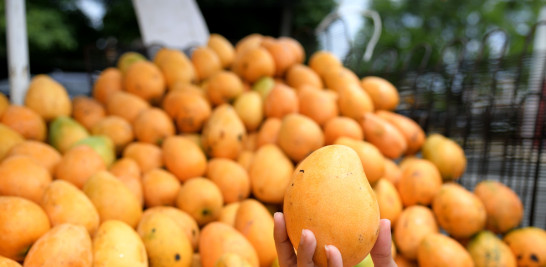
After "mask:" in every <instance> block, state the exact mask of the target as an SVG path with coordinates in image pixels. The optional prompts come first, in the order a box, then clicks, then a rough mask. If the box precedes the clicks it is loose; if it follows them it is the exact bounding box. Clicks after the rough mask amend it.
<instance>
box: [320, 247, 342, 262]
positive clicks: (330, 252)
mask: <svg viewBox="0 0 546 267" xmlns="http://www.w3.org/2000/svg"><path fill="white" fill-rule="evenodd" d="M324 249H325V250H326V259H327V260H328V266H329V267H342V266H343V259H342V257H341V252H340V251H339V249H337V248H336V247H335V246H333V245H326V246H324Z"/></svg>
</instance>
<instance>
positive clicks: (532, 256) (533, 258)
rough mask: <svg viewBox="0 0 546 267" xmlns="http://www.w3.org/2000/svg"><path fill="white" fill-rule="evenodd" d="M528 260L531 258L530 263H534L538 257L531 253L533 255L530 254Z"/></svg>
mask: <svg viewBox="0 0 546 267" xmlns="http://www.w3.org/2000/svg"><path fill="white" fill-rule="evenodd" d="M530 258H531V260H532V261H534V262H538V257H537V255H536V254H534V253H533V254H531V257H530Z"/></svg>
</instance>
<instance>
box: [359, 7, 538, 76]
mask: <svg viewBox="0 0 546 267" xmlns="http://www.w3.org/2000/svg"><path fill="white" fill-rule="evenodd" d="M541 6H542V3H541V1H539V0H528V1H514V0H487V1H473V0H459V1H438V0H424V1H411V0H389V1H385V0H372V2H371V9H373V10H376V11H377V12H379V14H380V15H381V19H382V24H383V31H382V34H381V38H380V40H379V43H378V44H377V46H376V50H375V51H376V52H375V53H374V54H375V55H378V54H381V53H382V52H385V51H388V50H389V49H393V50H395V51H398V52H399V54H400V55H404V54H407V52H408V51H410V50H411V49H412V48H414V47H416V46H417V45H419V44H421V43H428V44H430V45H431V46H432V51H433V54H432V57H431V60H430V62H432V63H433V64H435V63H436V62H438V60H441V55H440V52H441V49H442V47H444V46H445V45H446V44H448V43H449V42H451V41H453V40H454V39H456V38H463V39H465V40H466V42H467V44H468V45H467V47H466V49H467V52H468V53H470V54H474V55H475V54H476V53H477V51H478V49H479V47H480V43H481V42H482V38H483V36H484V35H485V34H486V33H487V32H488V31H491V30H493V29H498V28H500V29H503V30H504V31H506V33H507V35H508V36H509V44H510V47H509V49H508V51H507V53H508V55H516V54H519V53H521V52H522V48H523V44H524V38H525V35H526V34H527V33H528V32H529V30H530V28H531V26H532V25H533V24H534V23H535V22H536V21H537V17H538V11H539V10H540V7H541ZM370 28H371V27H364V28H363V29H362V30H361V31H360V33H359V36H358V37H357V40H360V43H358V48H359V50H363V49H364V47H365V45H366V43H367V40H369V36H371V31H370ZM493 40H495V42H496V43H497V45H498V44H499V43H500V42H499V41H501V40H502V39H498V38H497V39H493ZM399 64H400V63H399ZM368 67H369V66H368Z"/></svg>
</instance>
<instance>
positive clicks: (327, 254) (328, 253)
mask: <svg viewBox="0 0 546 267" xmlns="http://www.w3.org/2000/svg"><path fill="white" fill-rule="evenodd" d="M324 250H325V251H326V259H328V260H329V259H330V248H329V246H328V245H324Z"/></svg>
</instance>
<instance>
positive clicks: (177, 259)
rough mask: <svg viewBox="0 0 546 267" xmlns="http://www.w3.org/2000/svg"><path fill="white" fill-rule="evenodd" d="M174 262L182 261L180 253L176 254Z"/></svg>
mask: <svg viewBox="0 0 546 267" xmlns="http://www.w3.org/2000/svg"><path fill="white" fill-rule="evenodd" d="M174 260H175V261H179V260H180V254H178V253H176V254H174Z"/></svg>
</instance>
